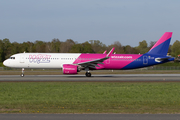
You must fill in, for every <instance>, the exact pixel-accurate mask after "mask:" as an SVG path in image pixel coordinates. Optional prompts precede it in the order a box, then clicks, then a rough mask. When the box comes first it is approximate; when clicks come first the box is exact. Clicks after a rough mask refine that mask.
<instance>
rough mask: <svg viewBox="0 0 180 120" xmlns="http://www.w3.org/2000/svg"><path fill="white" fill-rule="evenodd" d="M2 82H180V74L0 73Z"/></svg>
mask: <svg viewBox="0 0 180 120" xmlns="http://www.w3.org/2000/svg"><path fill="white" fill-rule="evenodd" d="M0 82H180V74H121V75H120V74H108V75H104V74H102V75H93V76H92V77H85V75H26V76H24V77H20V76H19V75H0Z"/></svg>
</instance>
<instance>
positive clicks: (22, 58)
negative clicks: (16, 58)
mask: <svg viewBox="0 0 180 120" xmlns="http://www.w3.org/2000/svg"><path fill="white" fill-rule="evenodd" d="M24 59H25V55H24V54H22V55H21V56H20V63H24Z"/></svg>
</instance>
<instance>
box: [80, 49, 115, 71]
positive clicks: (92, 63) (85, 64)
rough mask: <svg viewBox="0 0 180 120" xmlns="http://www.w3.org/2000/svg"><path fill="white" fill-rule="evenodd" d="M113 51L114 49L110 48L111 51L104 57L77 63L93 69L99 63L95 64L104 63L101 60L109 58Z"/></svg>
mask: <svg viewBox="0 0 180 120" xmlns="http://www.w3.org/2000/svg"><path fill="white" fill-rule="evenodd" d="M113 51H114V48H112V49H111V51H110V52H109V53H108V54H107V56H106V57H104V58H101V59H95V60H92V61H87V62H82V63H78V65H80V66H82V67H84V68H86V67H89V68H94V69H95V68H96V67H99V65H97V64H104V63H103V61H105V60H107V59H109V56H110V55H111V54H112V53H113Z"/></svg>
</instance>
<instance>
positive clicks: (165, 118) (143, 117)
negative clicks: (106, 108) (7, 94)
mask: <svg viewBox="0 0 180 120" xmlns="http://www.w3.org/2000/svg"><path fill="white" fill-rule="evenodd" d="M0 119H1V120H180V114H0Z"/></svg>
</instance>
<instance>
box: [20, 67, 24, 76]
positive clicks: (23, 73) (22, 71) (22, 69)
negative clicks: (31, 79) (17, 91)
mask: <svg viewBox="0 0 180 120" xmlns="http://www.w3.org/2000/svg"><path fill="white" fill-rule="evenodd" d="M20 76H21V77H24V68H22V74H21V75H20Z"/></svg>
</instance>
